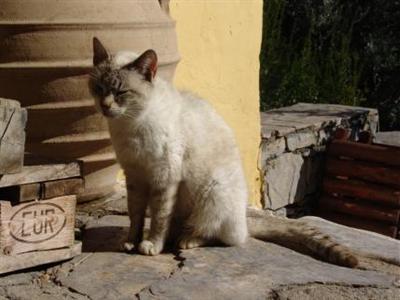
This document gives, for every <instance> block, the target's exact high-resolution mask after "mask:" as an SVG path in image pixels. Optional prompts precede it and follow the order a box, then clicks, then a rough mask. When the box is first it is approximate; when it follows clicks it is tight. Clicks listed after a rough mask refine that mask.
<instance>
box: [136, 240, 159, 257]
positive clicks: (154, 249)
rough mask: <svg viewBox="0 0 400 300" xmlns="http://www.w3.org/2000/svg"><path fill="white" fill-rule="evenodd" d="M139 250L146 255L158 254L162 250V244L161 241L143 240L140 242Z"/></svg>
mask: <svg viewBox="0 0 400 300" xmlns="http://www.w3.org/2000/svg"><path fill="white" fill-rule="evenodd" d="M138 250H139V252H140V253H141V254H144V255H157V254H160V252H161V250H162V244H161V243H153V242H151V241H148V240H143V241H142V242H141V243H140V244H139V249H138Z"/></svg>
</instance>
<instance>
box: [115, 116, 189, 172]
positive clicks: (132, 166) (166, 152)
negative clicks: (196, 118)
mask: <svg viewBox="0 0 400 300" xmlns="http://www.w3.org/2000/svg"><path fill="white" fill-rule="evenodd" d="M177 125H178V124H174V123H173V122H172V123H171V122H164V121H163V120H162V119H160V118H157V119H156V118H154V119H152V118H147V119H143V120H141V122H140V123H134V122H132V121H131V120H129V119H122V120H114V121H112V122H110V123H109V128H110V134H111V139H112V143H113V145H114V149H115V152H116V155H117V159H118V162H119V163H120V165H121V167H122V168H123V169H124V170H125V171H126V172H127V171H128V172H129V171H132V170H134V172H135V173H140V172H142V174H143V175H148V176H158V175H159V174H158V173H160V172H164V173H169V172H170V169H174V168H175V169H176V168H178V167H179V166H180V165H181V160H182V156H183V149H182V147H181V142H180V138H179V132H180V130H179V126H177Z"/></svg>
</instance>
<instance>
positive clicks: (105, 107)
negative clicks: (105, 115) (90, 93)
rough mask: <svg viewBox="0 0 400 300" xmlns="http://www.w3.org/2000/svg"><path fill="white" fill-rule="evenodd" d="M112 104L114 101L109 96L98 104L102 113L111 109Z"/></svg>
mask: <svg viewBox="0 0 400 300" xmlns="http://www.w3.org/2000/svg"><path fill="white" fill-rule="evenodd" d="M113 102H114V99H113V97H112V96H111V95H110V96H107V97H105V98H104V100H103V101H101V103H100V106H101V109H102V110H103V112H104V111H107V110H109V109H110V108H111V106H112V104H113Z"/></svg>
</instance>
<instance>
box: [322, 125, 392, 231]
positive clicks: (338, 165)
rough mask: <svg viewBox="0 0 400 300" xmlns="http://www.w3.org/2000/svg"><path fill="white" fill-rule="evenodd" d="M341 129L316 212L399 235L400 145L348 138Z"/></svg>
mask: <svg viewBox="0 0 400 300" xmlns="http://www.w3.org/2000/svg"><path fill="white" fill-rule="evenodd" d="M347 137H348V134H347V132H346V131H344V130H339V131H338V132H337V134H336V139H335V140H333V141H332V142H331V144H330V145H329V147H328V151H327V162H326V168H325V176H324V180H323V194H322V197H321V199H320V201H319V207H318V211H317V214H318V215H319V216H321V217H323V218H326V219H329V220H331V221H334V222H337V223H341V224H343V225H348V226H352V227H357V228H360V229H366V230H370V231H375V232H378V233H381V234H385V235H388V236H391V237H393V238H399V231H400V230H399V228H400V147H395V146H387V145H381V144H373V143H371V138H370V136H369V135H368V133H363V134H362V135H361V137H360V141H361V142H353V141H349V140H348V138H347Z"/></svg>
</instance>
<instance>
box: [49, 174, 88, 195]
mask: <svg viewBox="0 0 400 300" xmlns="http://www.w3.org/2000/svg"><path fill="white" fill-rule="evenodd" d="M42 184H43V188H42V191H43V193H42V199H50V198H54V197H59V196H63V195H77V194H79V193H81V192H83V189H84V181H83V178H71V179H62V180H55V181H47V182H43V183H42Z"/></svg>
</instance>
